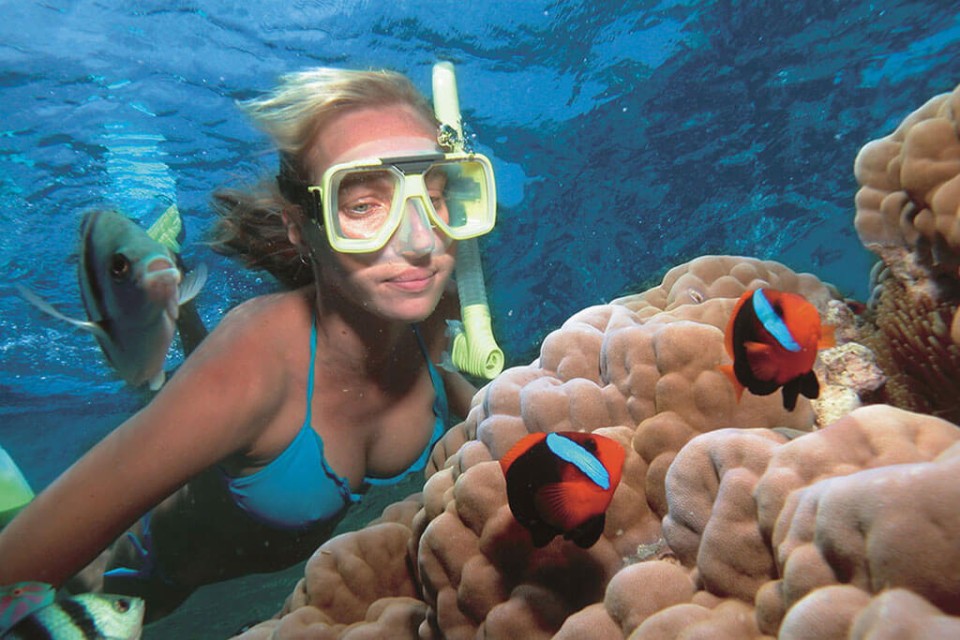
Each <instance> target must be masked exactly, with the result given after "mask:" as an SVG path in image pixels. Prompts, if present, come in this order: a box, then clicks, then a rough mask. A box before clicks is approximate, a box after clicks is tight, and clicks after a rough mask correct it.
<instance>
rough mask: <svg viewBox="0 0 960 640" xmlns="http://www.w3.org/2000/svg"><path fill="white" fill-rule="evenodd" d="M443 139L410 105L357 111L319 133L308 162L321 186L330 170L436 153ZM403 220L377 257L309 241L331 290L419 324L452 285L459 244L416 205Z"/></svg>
mask: <svg viewBox="0 0 960 640" xmlns="http://www.w3.org/2000/svg"><path fill="white" fill-rule="evenodd" d="M436 135H437V134H436V129H435V128H434V127H433V126H432V124H431V123H427V122H424V121H423V119H422V118H421V117H420V116H419V115H418V114H417V113H416V112H415V111H414V110H413V109H412V108H410V107H408V106H406V105H399V106H398V105H394V106H385V107H369V108H364V109H359V110H352V111H349V112H347V113H344V114H343V115H341V116H338V117H336V118H334V119H332V120H331V121H330V122H329V123H328V124H327V125H326V126H324V127H323V128H322V129H321V130H320V131H319V133H318V134H317V137H316V139H315V141H314V144H313V145H312V147H311V149H310V151H309V152H308V154H307V156H306V159H305V162H306V168H307V170H308V178H309V180H310V181H311V182H312V183H313V184H319V183H320V180H321V178H322V176H323V172H324V171H325V170H326V169H327V168H328V167H330V166H332V165H334V164H339V163H342V162H349V161H353V160H359V159H362V158H380V157H389V156H394V157H396V156H404V155H409V154H411V153H417V152H424V151H436V150H438V147H437V139H436ZM428 187H429V185H428ZM403 215H404V217H403V221H402V223H401V225H400V228H399V229H398V230H397V232H396V233H394V234H393V236H391V238H390V240H389V241H388V242H387V244H386V246H384V247H383V248H382V249H380V250H378V251H375V252H372V253H360V254H346V253H339V252H337V251H334V250H333V249H332V248H331V247H330V245H329V244H328V242H327V240H326V236H325V235H324V234H322V233H306V234H305V240H306V241H307V242H309V243H310V244H311V245H313V246H312V247H311V248H312V249H313V252H314V254H315V255H316V257H317V260H318V261H319V263H320V277H321V278H322V279H323V280H324V282H325V283H326V284H329V285H331V286H334V287H336V288H337V289H338V290H340V291H341V292H342V293H343V294H344V295H345V296H346V297H347V298H348V299H350V300H351V301H353V302H354V303H355V304H358V305H360V306H362V307H363V308H365V309H367V310H369V311H370V312H371V313H374V314H376V315H379V316H381V317H383V318H386V319H390V320H397V321H402V322H419V321H421V320H424V319H425V318H427V317H428V316H429V315H430V314H431V313H433V310H434V309H435V308H436V306H437V303H438V302H439V300H440V296H441V295H442V294H443V291H444V289H445V288H446V285H447V283H448V281H449V280H450V276H451V274H452V272H453V268H454V265H455V257H454V256H455V253H456V243H451V242H450V240H449V238H447V237H446V236H445V235H444V234H443V233H442V232H441V231H439V230H437V229H434V228H432V227H431V226H430V225H429V224H428V223H427V221H426V220H424V219H423V217H422V216H420V215H417V213H416V212H415V211H414V207H413V206H409V207H408V209H407V210H406V211H404V214H403ZM306 224H307V225H311V226H312V225H313V223H312V222H307V223H306Z"/></svg>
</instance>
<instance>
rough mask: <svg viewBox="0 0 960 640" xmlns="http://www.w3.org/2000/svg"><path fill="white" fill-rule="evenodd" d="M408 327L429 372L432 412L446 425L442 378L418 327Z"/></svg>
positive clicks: (446, 409)
mask: <svg viewBox="0 0 960 640" xmlns="http://www.w3.org/2000/svg"><path fill="white" fill-rule="evenodd" d="M410 326H411V327H413V335H415V336H417V344H419V345H420V352H421V353H422V354H423V359H424V360H426V362H427V370H428V371H429V372H430V382H431V383H433V391H434V396H435V399H434V401H433V412H434V414H435V415H436V416H437V417H439V418H442V419H443V421H444V423H446V422H447V417H448V414H449V409H448V407H447V392H446V388H445V387H444V386H443V377H442V376H441V375H440V372H439V371H437V368H436V367H435V366H434V364H433V360H431V359H430V352H429V351H428V350H427V343H426V341H425V340H424V339H423V335H422V334H421V333H420V325H418V324H412V325H410Z"/></svg>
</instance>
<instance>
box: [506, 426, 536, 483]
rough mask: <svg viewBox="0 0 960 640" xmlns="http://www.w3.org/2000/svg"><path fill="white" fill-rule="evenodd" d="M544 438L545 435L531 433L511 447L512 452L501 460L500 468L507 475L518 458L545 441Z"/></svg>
mask: <svg viewBox="0 0 960 640" xmlns="http://www.w3.org/2000/svg"><path fill="white" fill-rule="evenodd" d="M543 438H544V434H542V433H530V434H528V435H525V436H524V437H522V438H520V439H519V440H517V441H516V442H515V443H514V445H513V446H512V447H510V450H509V451H507V452H506V453H505V454H503V456H501V458H500V467H501V468H502V469H503V472H504V473H506V472H507V470H508V469H509V468H510V466H511V465H512V464H513V463H514V462H516V460H517V458H519V457H520V456H522V455H523V454H525V453H526V452H527V451H529V450H530V448H531V447H533V445H535V444H537V443H538V442H539V441H541V440H543Z"/></svg>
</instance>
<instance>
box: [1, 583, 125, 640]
mask: <svg viewBox="0 0 960 640" xmlns="http://www.w3.org/2000/svg"><path fill="white" fill-rule="evenodd" d="M143 613H144V604H143V600H142V599H140V598H135V597H132V596H115V595H108V594H102V593H81V594H80V595H77V596H73V597H70V598H65V599H63V600H59V601H57V602H54V603H53V604H50V605H47V606H46V607H43V608H41V609H38V610H36V611H34V612H33V613H31V614H30V615H28V616H27V617H26V618H24V619H22V620H20V622H18V623H16V624H15V625H14V626H13V627H12V628H11V629H10V630H9V631H8V632H6V633H5V634H3V640H137V639H138V638H140V635H141V634H142V632H143Z"/></svg>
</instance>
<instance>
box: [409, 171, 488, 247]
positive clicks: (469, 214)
mask: <svg viewBox="0 0 960 640" xmlns="http://www.w3.org/2000/svg"><path fill="white" fill-rule="evenodd" d="M491 181H492V174H491V172H489V171H487V170H486V167H485V166H484V165H483V164H482V163H481V162H479V161H476V160H470V159H466V160H458V161H442V162H437V163H436V164H434V165H433V166H432V167H431V168H430V170H429V171H427V172H426V173H425V174H424V182H425V184H426V187H427V191H428V193H429V194H430V203H431V204H432V205H433V208H434V211H435V212H436V221H437V223H438V224H439V225H440V226H441V228H442V229H443V231H444V232H445V233H446V234H447V235H449V236H450V237H451V238H453V239H455V240H463V239H466V238H472V237H475V236H478V235H481V234H484V233H487V232H488V231H490V230H491V229H492V228H493V224H494V221H495V213H494V211H495V210H494V205H493V200H492V194H491V189H490V186H491Z"/></svg>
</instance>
